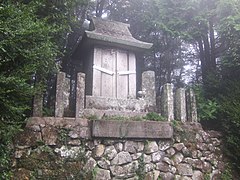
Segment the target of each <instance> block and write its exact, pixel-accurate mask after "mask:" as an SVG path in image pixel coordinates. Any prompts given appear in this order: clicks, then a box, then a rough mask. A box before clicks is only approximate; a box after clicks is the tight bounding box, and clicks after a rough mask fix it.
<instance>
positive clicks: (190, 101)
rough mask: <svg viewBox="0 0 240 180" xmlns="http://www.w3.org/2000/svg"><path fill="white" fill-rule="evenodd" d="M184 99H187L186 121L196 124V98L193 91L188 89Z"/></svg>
mask: <svg viewBox="0 0 240 180" xmlns="http://www.w3.org/2000/svg"><path fill="white" fill-rule="evenodd" d="M186 96H187V97H186V99H187V120H188V121H189V122H197V121H198V118H197V104H196V97H195V94H194V91H193V89H188V90H187V91H186Z"/></svg>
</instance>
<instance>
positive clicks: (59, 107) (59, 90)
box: [55, 72, 66, 117]
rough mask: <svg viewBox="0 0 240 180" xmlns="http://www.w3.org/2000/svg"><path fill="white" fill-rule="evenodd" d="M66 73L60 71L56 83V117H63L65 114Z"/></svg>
mask: <svg viewBox="0 0 240 180" xmlns="http://www.w3.org/2000/svg"><path fill="white" fill-rule="evenodd" d="M65 78H66V74H65V73H64V72H59V73H58V75H57V84H56V101H55V117H63V115H64V99H65V98H64V85H65Z"/></svg>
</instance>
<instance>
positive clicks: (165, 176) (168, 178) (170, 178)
mask: <svg viewBox="0 0 240 180" xmlns="http://www.w3.org/2000/svg"><path fill="white" fill-rule="evenodd" d="M160 176H161V178H162V180H174V175H173V174H172V173H170V172H168V173H160Z"/></svg>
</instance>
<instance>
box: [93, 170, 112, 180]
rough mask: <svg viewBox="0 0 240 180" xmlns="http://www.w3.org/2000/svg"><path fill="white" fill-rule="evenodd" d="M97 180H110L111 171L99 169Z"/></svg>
mask: <svg viewBox="0 0 240 180" xmlns="http://www.w3.org/2000/svg"><path fill="white" fill-rule="evenodd" d="M96 179H97V180H110V179H111V175H110V171H109V170H105V169H97V170H96Z"/></svg>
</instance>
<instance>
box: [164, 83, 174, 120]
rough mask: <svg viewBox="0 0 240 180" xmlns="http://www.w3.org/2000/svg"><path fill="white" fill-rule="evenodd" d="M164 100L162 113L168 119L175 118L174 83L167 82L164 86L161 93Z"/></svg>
mask: <svg viewBox="0 0 240 180" xmlns="http://www.w3.org/2000/svg"><path fill="white" fill-rule="evenodd" d="M161 102H162V111H161V112H162V115H163V116H164V117H166V118H167V120H168V121H172V120H173V119H174V105H173V85H172V84H168V83H167V84H165V85H163V88H162V95H161Z"/></svg>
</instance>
